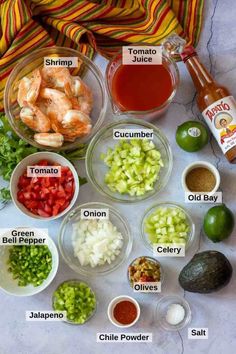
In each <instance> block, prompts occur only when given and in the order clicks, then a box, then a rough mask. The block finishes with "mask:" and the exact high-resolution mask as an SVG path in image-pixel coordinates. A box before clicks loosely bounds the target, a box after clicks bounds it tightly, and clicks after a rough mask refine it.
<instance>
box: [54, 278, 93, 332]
mask: <svg viewBox="0 0 236 354" xmlns="http://www.w3.org/2000/svg"><path fill="white" fill-rule="evenodd" d="M80 283H84V284H86V285H87V286H88V287H89V288H90V290H91V292H92V293H93V295H94V297H95V300H96V303H95V308H94V310H93V311H92V312H91V314H90V315H89V317H88V318H87V319H86V321H85V322H84V323H76V322H73V321H69V320H67V319H66V320H64V321H63V322H66V323H69V324H72V325H77V326H82V325H84V324H85V323H86V322H88V321H89V320H90V319H91V318H92V317H93V316H94V314H95V313H96V311H97V299H96V295H95V293H94V291H93V289H92V288H91V286H90V285H89V284H88V283H86V282H85V281H83V280H78V279H71V280H66V281H63V282H62V283H61V284H59V285H58V287H57V288H56V290H55V291H57V290H58V289H59V287H60V286H61V285H63V284H71V285H74V284H80ZM55 291H54V292H55ZM52 308H53V310H54V311H56V310H55V308H54V293H53V296H52Z"/></svg>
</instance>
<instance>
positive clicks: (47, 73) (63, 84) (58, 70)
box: [41, 66, 72, 96]
mask: <svg viewBox="0 0 236 354" xmlns="http://www.w3.org/2000/svg"><path fill="white" fill-rule="evenodd" d="M41 73H42V79H43V82H44V85H46V86H47V87H52V88H55V89H60V90H63V91H64V92H65V93H66V94H67V95H68V96H71V95H72V77H71V75H70V72H69V70H68V69H67V68H63V67H52V66H45V67H44V68H43V69H42V71H41Z"/></svg>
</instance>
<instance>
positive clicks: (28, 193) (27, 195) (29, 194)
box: [23, 192, 31, 200]
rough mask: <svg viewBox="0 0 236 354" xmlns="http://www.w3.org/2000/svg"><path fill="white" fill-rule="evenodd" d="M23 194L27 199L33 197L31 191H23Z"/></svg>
mask: <svg viewBox="0 0 236 354" xmlns="http://www.w3.org/2000/svg"><path fill="white" fill-rule="evenodd" d="M23 195H24V199H25V200H30V199H31V193H30V192H25V193H23Z"/></svg>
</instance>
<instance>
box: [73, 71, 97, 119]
mask: <svg viewBox="0 0 236 354" xmlns="http://www.w3.org/2000/svg"><path fill="white" fill-rule="evenodd" d="M72 81H73V85H72V92H73V96H74V97H73V96H71V97H70V99H71V102H72V108H73V109H76V110H80V111H82V112H84V113H86V114H89V113H90V112H91V110H92V106H93V95H92V91H91V90H90V89H89V88H88V86H87V85H86V84H85V83H84V82H83V81H82V80H81V78H80V77H79V76H74V77H72Z"/></svg>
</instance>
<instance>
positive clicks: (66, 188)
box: [65, 182, 73, 193]
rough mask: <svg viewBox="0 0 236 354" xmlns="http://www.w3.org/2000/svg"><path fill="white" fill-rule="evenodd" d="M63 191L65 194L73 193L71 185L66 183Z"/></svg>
mask: <svg viewBox="0 0 236 354" xmlns="http://www.w3.org/2000/svg"><path fill="white" fill-rule="evenodd" d="M65 191H66V192H67V193H71V192H72V191H73V183H72V182H67V183H66V185H65Z"/></svg>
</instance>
